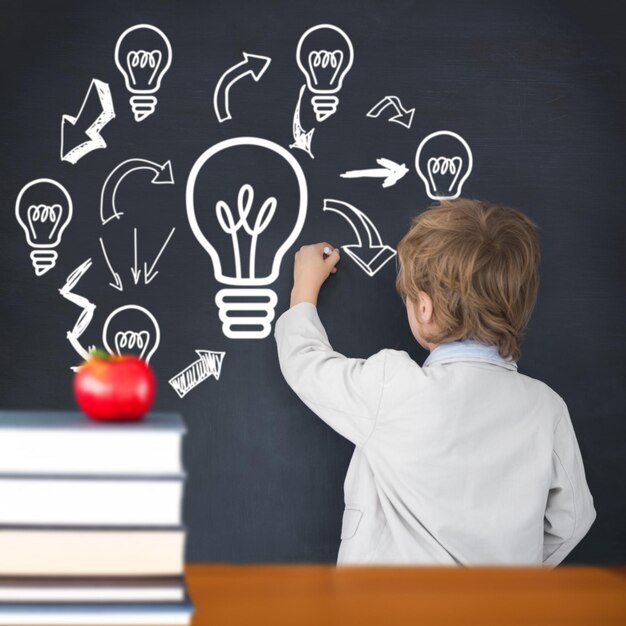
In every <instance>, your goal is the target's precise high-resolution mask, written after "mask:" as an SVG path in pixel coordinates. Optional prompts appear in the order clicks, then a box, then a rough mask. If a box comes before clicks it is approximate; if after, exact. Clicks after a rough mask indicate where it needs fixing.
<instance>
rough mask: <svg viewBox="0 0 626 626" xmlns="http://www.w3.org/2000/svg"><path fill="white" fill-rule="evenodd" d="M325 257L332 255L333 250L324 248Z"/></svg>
mask: <svg viewBox="0 0 626 626" xmlns="http://www.w3.org/2000/svg"><path fill="white" fill-rule="evenodd" d="M322 252H323V253H324V256H330V255H331V254H332V250H331V249H330V248H329V247H328V246H324V250H322Z"/></svg>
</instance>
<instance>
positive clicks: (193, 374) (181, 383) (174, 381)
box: [168, 350, 226, 398]
mask: <svg viewBox="0 0 626 626" xmlns="http://www.w3.org/2000/svg"><path fill="white" fill-rule="evenodd" d="M196 354H197V355H198V357H200V358H198V359H197V360H196V361H194V362H193V363H191V365H188V366H187V367H186V368H185V369H184V370H182V371H180V372H178V374H176V375H174V376H173V377H172V378H170V379H169V381H168V382H169V384H170V385H171V386H172V388H173V389H174V391H175V392H176V393H177V394H178V396H179V397H180V398H184V397H185V396H186V395H187V394H188V393H189V392H190V391H191V390H192V389H193V388H194V387H197V386H198V385H199V384H200V383H201V382H202V381H204V380H207V378H211V376H213V378H215V380H219V378H220V373H221V371H222V363H223V361H224V356H225V355H226V353H225V352H213V351H212V350H196Z"/></svg>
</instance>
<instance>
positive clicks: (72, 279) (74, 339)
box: [59, 259, 96, 369]
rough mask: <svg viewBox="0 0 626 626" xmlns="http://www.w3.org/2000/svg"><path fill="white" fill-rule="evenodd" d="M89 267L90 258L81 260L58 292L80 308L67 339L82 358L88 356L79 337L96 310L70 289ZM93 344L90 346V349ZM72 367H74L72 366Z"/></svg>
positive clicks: (85, 299)
mask: <svg viewBox="0 0 626 626" xmlns="http://www.w3.org/2000/svg"><path fill="white" fill-rule="evenodd" d="M90 267H91V259H87V260H86V261H83V262H82V263H81V264H80V265H79V266H78V267H77V268H76V269H75V270H74V271H73V272H72V273H71V274H70V275H69V276H68V277H67V280H66V281H65V284H64V285H63V287H61V289H59V293H60V294H61V295H62V296H63V297H64V298H65V299H66V300H69V301H70V302H73V303H74V304H75V305H76V306H79V307H80V308H81V309H82V312H81V314H80V315H79V316H78V320H76V324H74V328H72V330H68V331H67V339H68V341H69V342H70V343H71V344H72V347H73V348H74V350H76V352H78V354H80V356H82V357H83V359H88V358H89V351H88V350H85V348H83V346H82V345H81V343H80V341H79V337H80V336H81V335H82V334H83V333H84V332H85V329H86V328H87V326H89V324H90V322H91V320H92V318H93V312H94V311H95V310H96V305H95V304H94V303H93V302H90V301H89V300H88V299H87V298H85V296H79V295H78V294H76V293H73V292H72V289H74V287H76V285H77V284H78V281H80V279H81V278H82V277H83V275H84V274H85V273H86V272H87V270H88V269H89V268H90ZM92 347H93V346H90V348H89V349H90V350H91V348H92ZM72 369H74V368H72Z"/></svg>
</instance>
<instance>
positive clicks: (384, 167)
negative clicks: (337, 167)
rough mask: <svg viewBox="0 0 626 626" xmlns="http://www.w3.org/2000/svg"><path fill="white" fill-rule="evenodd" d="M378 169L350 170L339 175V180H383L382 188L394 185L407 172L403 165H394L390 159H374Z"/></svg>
mask: <svg viewBox="0 0 626 626" xmlns="http://www.w3.org/2000/svg"><path fill="white" fill-rule="evenodd" d="M376 163H378V165H380V167H375V168H372V169H367V170H350V171H349V172H344V173H343V174H340V176H341V178H363V177H366V178H384V179H385V180H384V181H383V187H391V186H392V185H395V184H396V183H397V182H398V181H399V180H400V179H401V178H402V177H403V176H404V175H405V174H406V173H407V172H408V171H409V170H408V168H407V167H406V165H405V164H404V163H402V164H400V163H396V162H395V161H391V160H390V159H382V158H381V159H376Z"/></svg>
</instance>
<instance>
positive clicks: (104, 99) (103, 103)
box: [61, 78, 115, 165]
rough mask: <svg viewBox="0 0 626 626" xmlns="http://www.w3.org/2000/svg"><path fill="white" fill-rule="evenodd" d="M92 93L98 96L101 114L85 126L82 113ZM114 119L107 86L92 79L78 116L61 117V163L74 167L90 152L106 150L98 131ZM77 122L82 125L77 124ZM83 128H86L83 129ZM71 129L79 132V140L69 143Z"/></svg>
mask: <svg viewBox="0 0 626 626" xmlns="http://www.w3.org/2000/svg"><path fill="white" fill-rule="evenodd" d="M94 91H95V92H96V95H97V96H98V100H99V106H100V109H101V112H100V114H99V115H98V117H97V118H96V119H95V121H93V122H92V123H91V124H90V125H88V126H87V124H86V123H85V120H84V119H83V111H84V110H85V107H86V106H87V103H88V102H89V100H90V98H93V96H92V95H91V94H92V93H93V92H94ZM89 109H91V110H92V111H93V107H88V109H87V110H89ZM114 117H115V110H114V109H113V98H112V97H111V90H110V89H109V85H108V84H107V83H103V82H102V81H101V80H98V79H97V78H94V79H93V80H92V81H91V84H90V85H89V89H87V95H86V96H85V99H84V100H83V103H82V105H81V107H80V111H79V112H78V115H76V116H73V115H63V117H62V118H61V161H68V162H69V163H71V164H72V165H75V164H76V162H77V161H78V160H79V159H82V158H83V157H84V156H85V155H86V154H89V153H90V152H91V151H92V150H97V149H98V148H106V147H107V144H106V141H104V139H103V138H102V136H101V135H100V131H101V130H102V129H103V128H104V127H105V126H106V125H107V124H108V123H109V122H110V121H111V120H112V119H113V118H114ZM79 122H82V123H81V124H79ZM84 126H87V127H86V128H84V129H83V127H84ZM72 128H75V129H76V130H78V131H80V139H78V137H76V140H77V141H71V140H70V139H69V135H70V132H71V129H72ZM74 134H75V133H74ZM85 136H86V139H85ZM67 144H70V145H67ZM74 144H75V145H74Z"/></svg>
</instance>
